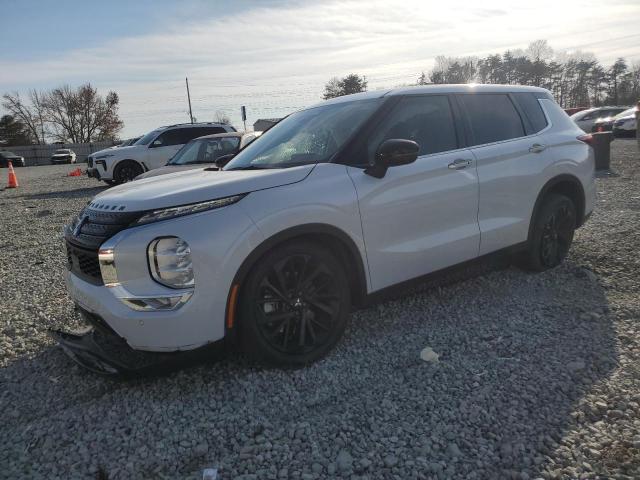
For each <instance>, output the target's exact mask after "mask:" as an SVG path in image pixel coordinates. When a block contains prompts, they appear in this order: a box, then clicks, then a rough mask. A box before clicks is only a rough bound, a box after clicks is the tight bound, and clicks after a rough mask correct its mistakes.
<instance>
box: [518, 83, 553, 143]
mask: <svg viewBox="0 0 640 480" xmlns="http://www.w3.org/2000/svg"><path fill="white" fill-rule="evenodd" d="M513 98H515V100H516V102H517V103H518V106H519V107H520V109H521V110H522V111H523V112H524V114H525V115H526V116H527V120H529V127H530V129H529V128H527V130H528V131H527V133H529V134H533V133H538V132H539V131H541V130H544V129H545V128H546V127H547V125H548V122H547V117H545V115H544V112H543V111H542V107H541V106H540V102H539V101H538V99H537V98H536V96H535V95H534V94H533V93H529V92H519V93H514V94H513ZM529 130H530V131H529Z"/></svg>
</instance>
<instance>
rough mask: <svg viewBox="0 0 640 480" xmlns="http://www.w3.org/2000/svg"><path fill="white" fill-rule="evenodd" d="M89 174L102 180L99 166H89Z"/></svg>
mask: <svg viewBox="0 0 640 480" xmlns="http://www.w3.org/2000/svg"><path fill="white" fill-rule="evenodd" d="M87 176H88V177H90V178H97V179H98V180H100V172H99V171H98V169H97V168H87Z"/></svg>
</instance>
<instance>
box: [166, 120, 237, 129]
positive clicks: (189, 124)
mask: <svg viewBox="0 0 640 480" xmlns="http://www.w3.org/2000/svg"><path fill="white" fill-rule="evenodd" d="M211 125H213V126H215V127H225V128H226V127H230V126H231V125H227V124H224V123H220V122H197V123H176V124H175V125H163V126H162V127H158V128H156V130H163V129H167V128H176V127H180V128H183V127H184V128H186V127H206V126H211Z"/></svg>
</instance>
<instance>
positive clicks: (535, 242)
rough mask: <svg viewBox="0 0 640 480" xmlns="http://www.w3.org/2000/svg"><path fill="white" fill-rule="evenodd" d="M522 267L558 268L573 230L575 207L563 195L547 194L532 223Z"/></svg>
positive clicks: (571, 240)
mask: <svg viewBox="0 0 640 480" xmlns="http://www.w3.org/2000/svg"><path fill="white" fill-rule="evenodd" d="M534 221H535V224H534V229H533V232H532V236H531V239H530V241H529V246H528V248H527V251H526V252H525V254H524V256H523V258H522V260H523V261H522V264H523V266H524V267H525V268H527V269H530V270H535V271H543V270H547V269H549V268H553V267H556V266H558V265H560V264H561V263H562V262H563V261H564V259H565V258H566V257H567V255H568V253H569V249H570V248H571V244H572V242H573V235H574V233H575V229H576V208H575V205H574V204H573V202H572V201H571V200H570V199H569V198H568V197H565V196H564V195H558V194H550V195H549V196H548V197H547V198H546V199H545V200H544V203H543V204H542V207H541V208H540V212H539V214H538V215H537V217H536V219H535V220H534Z"/></svg>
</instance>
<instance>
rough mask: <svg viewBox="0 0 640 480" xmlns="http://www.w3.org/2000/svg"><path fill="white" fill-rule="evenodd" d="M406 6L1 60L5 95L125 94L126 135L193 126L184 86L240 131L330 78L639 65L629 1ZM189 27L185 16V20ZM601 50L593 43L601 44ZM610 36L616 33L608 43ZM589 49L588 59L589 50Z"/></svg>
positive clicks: (174, 29)
mask: <svg viewBox="0 0 640 480" xmlns="http://www.w3.org/2000/svg"><path fill="white" fill-rule="evenodd" d="M475 5H476V2H471V1H458V0H452V1H448V2H440V1H438V2H436V1H420V0H404V1H402V2H400V1H398V2H390V1H382V0H371V1H366V2H363V1H355V0H352V1H333V2H330V3H323V2H317V3H307V4H289V3H286V2H278V3H275V4H272V5H269V6H265V7H258V8H251V7H248V8H247V9H246V10H244V11H241V12H237V13H234V14H231V15H226V16H224V15H220V14H221V13H223V12H217V11H215V9H213V10H212V9H210V8H209V9H203V12H205V15H202V16H201V18H195V17H196V16H197V10H196V9H191V11H192V12H193V17H194V18H193V20H191V21H189V22H185V21H181V22H179V23H176V24H173V25H170V26H169V27H168V28H164V29H163V31H158V32H155V33H152V34H146V35H135V32H132V34H131V36H129V37H125V38H117V39H112V40H111V41H109V42H108V43H105V44H103V45H101V46H100V47H97V48H83V47H82V45H79V46H78V48H77V49H75V50H71V51H67V52H61V53H60V55H59V56H57V57H56V58H44V59H42V58H41V59H37V60H36V59H25V60H23V61H2V60H0V91H6V90H13V89H21V90H24V89H27V88H30V87H51V86H55V85H59V84H62V83H70V84H79V83H82V82H85V81H91V82H92V83H93V84H95V85H97V86H98V87H99V88H100V89H101V90H107V89H113V90H116V91H117V92H118V93H119V94H120V98H121V115H122V117H123V119H124V121H125V124H126V130H125V134H131V135H132V134H136V133H143V132H144V131H146V130H149V129H151V128H154V127H156V126H157V125H160V124H168V123H173V122H178V121H185V120H186V119H187V115H186V110H187V106H186V93H185V91H184V77H185V76H188V77H189V82H190V86H191V88H192V103H193V107H194V115H195V116H196V117H197V118H198V119H199V120H210V119H212V118H213V115H214V113H215V111H216V110H224V111H226V112H227V113H228V114H230V115H231V118H232V120H234V121H235V122H236V123H239V107H240V105H247V107H248V109H249V113H250V116H251V119H255V118H257V117H259V116H268V117H273V116H280V115H284V114H287V113H289V112H290V111H292V110H295V109H298V108H301V107H303V106H305V105H309V104H312V103H315V102H317V101H318V100H319V99H320V97H321V95H322V90H323V85H324V83H325V82H326V81H327V80H328V79H329V78H330V77H333V76H336V75H337V76H340V75H345V74H347V73H350V72H357V73H361V74H365V75H367V77H368V79H369V85H370V88H377V87H388V86H394V85H399V84H402V83H409V82H412V81H415V78H417V76H418V75H419V74H420V72H421V71H422V70H425V69H428V68H429V67H430V66H431V64H432V61H433V58H434V57H435V56H436V55H440V54H444V55H473V54H476V55H483V54H486V53H490V52H500V51H503V50H505V49H507V48H523V47H525V46H526V45H527V44H528V43H529V42H530V41H532V40H534V39H537V38H546V39H548V40H549V42H550V44H551V45H552V46H553V47H554V48H556V49H563V48H573V49H583V50H584V49H586V50H591V51H594V52H595V53H596V55H597V56H598V57H599V58H600V60H604V61H607V62H609V61H611V60H613V59H614V58H615V57H617V56H627V57H633V56H634V55H635V58H636V59H637V58H639V54H640V52H638V50H637V48H636V45H637V44H638V39H640V36H638V37H628V38H626V39H625V38H623V39H621V40H620V39H618V40H615V39H614V40H609V41H606V37H608V38H614V37H615V38H618V37H623V36H625V35H634V34H636V33H637V25H638V23H639V22H640V18H639V16H640V15H639V9H638V7H637V6H636V5H635V4H633V3H629V2H628V1H619V2H612V3H610V4H608V5H607V16H606V17H605V18H604V20H603V17H602V4H601V2H600V1H599V0H598V1H596V0H581V1H579V2H578V1H577V0H571V1H567V2H557V1H551V0H541V1H538V2H536V4H535V6H534V5H533V4H529V5H518V4H517V2H511V1H507V0H491V1H487V2H484V4H483V6H482V8H475ZM182 18H184V16H182ZM594 31H597V32H599V35H600V36H601V37H605V38H603V40H602V42H601V43H600V44H598V43H597V42H594V37H593V32H594ZM602 32H607V35H605V34H604V33H602ZM585 44H588V45H589V46H588V48H583V45H585Z"/></svg>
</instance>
